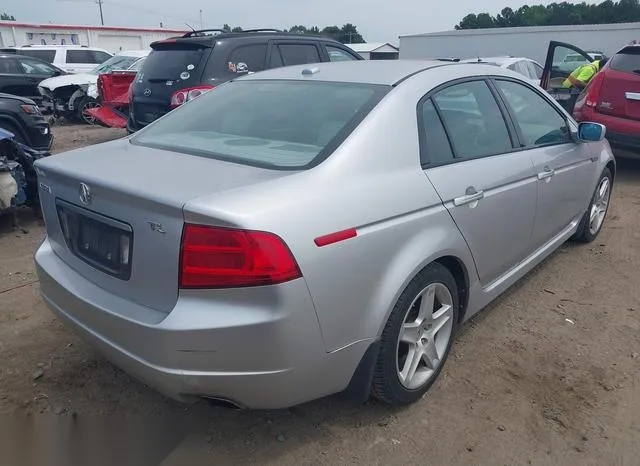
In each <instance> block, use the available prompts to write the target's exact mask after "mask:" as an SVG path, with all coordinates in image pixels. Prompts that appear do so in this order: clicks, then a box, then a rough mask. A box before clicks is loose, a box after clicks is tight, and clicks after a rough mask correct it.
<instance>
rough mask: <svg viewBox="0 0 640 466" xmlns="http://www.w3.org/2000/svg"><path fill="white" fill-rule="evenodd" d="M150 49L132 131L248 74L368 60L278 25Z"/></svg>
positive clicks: (134, 101)
mask: <svg viewBox="0 0 640 466" xmlns="http://www.w3.org/2000/svg"><path fill="white" fill-rule="evenodd" d="M151 48H152V51H151V53H150V54H149V56H148V57H147V59H146V60H145V62H144V65H143V66H142V69H141V70H140V72H139V73H138V76H137V77H136V79H135V82H134V84H133V86H132V94H131V103H130V106H129V122H128V125H127V129H128V130H129V132H133V131H136V130H138V129H140V128H142V127H144V126H146V125H147V124H149V123H151V122H153V121H155V120H156V119H158V118H159V117H161V116H162V115H164V114H166V113H167V112H169V111H170V110H171V109H173V108H175V107H177V106H179V105H181V104H183V103H185V102H187V101H189V100H191V99H193V98H195V97H197V96H199V95H201V94H203V93H204V92H206V91H208V90H210V89H213V88H214V87H215V86H218V85H220V84H222V83H224V82H226V81H229V80H231V79H233V78H236V77H238V76H242V75H244V74H247V73H254V72H257V71H262V70H266V69H269V68H278V67H281V66H289V65H301V64H305V63H318V62H326V61H344V60H362V59H363V58H362V57H361V56H360V55H358V54H357V53H356V52H354V51H353V50H351V49H350V48H348V47H346V46H344V45H342V44H341V43H340V42H337V41H335V40H332V39H328V38H325V37H320V36H309V35H300V34H292V33H286V32H281V31H278V30H276V29H253V30H248V31H243V32H236V33H230V32H225V31H223V30H220V29H207V30H202V31H193V32H189V33H187V34H185V35H184V36H182V37H176V38H171V39H167V40H162V41H159V42H154V43H153V44H151Z"/></svg>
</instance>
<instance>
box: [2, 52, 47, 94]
mask: <svg viewBox="0 0 640 466" xmlns="http://www.w3.org/2000/svg"><path fill="white" fill-rule="evenodd" d="M0 92H2V93H5V94H14V95H19V96H22V97H27V98H31V97H33V96H35V95H36V94H37V95H39V92H38V88H37V83H30V82H29V80H28V79H26V77H25V75H24V73H23V72H22V67H21V66H20V62H19V61H18V59H17V58H16V57H3V58H0Z"/></svg>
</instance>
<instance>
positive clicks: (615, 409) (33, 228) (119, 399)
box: [0, 126, 640, 465]
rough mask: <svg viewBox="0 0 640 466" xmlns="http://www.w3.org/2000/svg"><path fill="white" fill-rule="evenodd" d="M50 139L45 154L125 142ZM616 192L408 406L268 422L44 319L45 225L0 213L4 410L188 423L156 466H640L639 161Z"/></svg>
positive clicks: (474, 330) (325, 406)
mask: <svg viewBox="0 0 640 466" xmlns="http://www.w3.org/2000/svg"><path fill="white" fill-rule="evenodd" d="M54 133H55V137H56V139H55V146H54V152H60V151H63V150H67V149H70V148H73V147H79V146H83V145H87V144H92V143H96V142H102V141H105V140H108V139H112V138H115V137H120V136H124V132H123V131H121V130H109V129H105V128H98V127H87V126H70V127H56V128H54ZM616 181H617V182H616V186H615V188H614V196H613V200H612V206H611V209H610V211H609V214H608V217H607V221H606V223H605V227H604V230H603V231H602V233H601V234H600V237H599V238H598V240H597V241H596V242H594V243H592V244H590V245H586V246H584V245H583V246H576V245H571V244H567V245H565V246H564V247H562V248H561V249H560V250H559V251H558V252H557V253H555V254H554V255H553V256H552V257H551V258H549V259H548V260H547V261H546V262H545V263H544V264H542V265H541V266H539V267H538V268H537V269H536V270H535V271H534V272H532V273H531V274H530V275H529V276H528V277H526V278H525V279H524V280H522V281H521V282H520V283H519V284H518V285H516V286H515V287H514V288H512V289H511V290H510V291H509V292H507V293H506V294H505V295H503V296H502V297H501V298H500V299H499V300H498V301H497V302H495V303H494V304H493V305H491V306H490V307H489V308H488V309H486V310H485V311H484V312H482V313H480V315H478V316H476V317H475V318H474V319H473V320H472V321H471V322H469V323H467V324H466V325H465V326H464V327H463V328H462V329H461V331H460V333H459V334H458V337H457V339H456V342H455V344H454V347H453V352H452V355H451V357H450V359H449V361H448V363H447V365H446V367H445V369H444V371H443V374H442V376H441V378H440V380H439V381H438V382H437V383H436V384H435V385H434V387H433V388H432V389H431V390H430V392H429V393H428V394H427V395H426V396H425V397H424V399H423V400H422V401H420V402H419V403H417V404H415V405H414V406H411V407H409V408H405V409H393V408H389V407H387V406H384V405H382V404H380V403H378V402H375V401H370V402H367V403H366V404H364V405H358V404H354V403H353V402H351V401H348V400H345V399H343V398H342V397H341V396H334V397H330V398H328V399H324V400H319V401H316V402H313V403H309V404H306V405H303V406H300V407H296V408H293V409H290V410H285V411H277V412H275V411H271V412H249V411H236V410H230V409H226V408H221V407H217V406H212V405H211V404H209V403H206V402H204V401H203V402H200V403H197V404H195V405H189V406H183V405H180V404H178V403H175V402H173V401H170V400H167V399H165V398H163V397H162V396H160V395H159V394H157V393H155V392H154V391H152V390H150V389H148V388H146V387H145V386H143V385H142V384H140V383H138V382H136V381H134V380H132V379H131V378H130V377H129V376H127V375H126V374H124V373H123V372H122V371H120V370H119V369H117V368H116V367H114V366H112V365H111V364H110V363H108V362H106V361H105V360H104V359H103V358H102V357H101V356H100V355H99V354H97V353H96V352H95V351H94V350H93V349H91V348H90V347H89V346H87V345H86V344H85V343H83V342H82V341H80V340H79V339H78V338H77V337H76V336H75V335H74V334H73V333H72V332H71V331H69V330H68V329H67V328H65V327H63V326H62V325H61V324H60V322H58V320H57V319H56V318H55V317H54V316H53V315H52V314H51V313H50V312H49V311H48V310H47V309H46V308H45V306H44V305H43V303H42V301H41V299H40V297H39V295H38V284H37V278H36V276H35V274H34V266H33V261H32V255H33V253H34V250H35V249H36V247H37V246H38V244H39V242H40V241H41V240H42V238H43V227H42V224H41V223H40V221H38V220H35V219H33V218H32V217H31V216H30V214H29V213H28V212H25V213H24V215H23V216H22V218H23V221H24V223H25V225H26V226H27V227H28V228H29V233H28V234H17V233H15V232H14V231H13V230H12V228H11V222H10V221H9V219H8V218H2V219H0V251H1V252H0V254H1V256H0V413H4V414H5V415H6V414H13V415H15V414H25V413H27V414H32V415H34V416H43V417H44V416H49V417H56V419H63V418H67V419H72V418H73V419H87V418H89V419H92V418H93V419H95V418H96V415H100V417H99V418H100V419H102V418H103V417H104V415H110V417H111V418H114V419H115V418H118V417H119V416H127V417H128V419H142V420H144V419H147V420H148V419H154V424H155V423H156V422H157V425H162V423H163V422H165V423H169V422H176V421H175V420H176V419H178V420H182V421H184V422H193V421H197V423H196V424H190V426H191V427H193V428H191V427H190V430H188V432H186V433H185V435H186V436H182V437H180V438H177V439H175V440H174V443H173V444H165V445H164V450H163V452H162V454H160V453H158V455H159V456H158V457H156V458H155V459H154V460H153V461H152V463H155V464H160V463H161V464H163V465H169V464H171V465H174V464H175V465H180V464H193V465H195V464H253V463H260V464H284V465H303V464H304V465H312V464H313V465H316V464H368V465H374V464H385V465H395V464H398V465H412V464H416V465H418V464H420V465H425V464H433V465H442V464H482V465H485V464H492V465H493V464H496V465H502V464H504V465H520V464H523V465H526V464H533V465H546V464H580V465H585V464H593V465H596V464H597V465H614V464H615V465H623V464H629V465H632V464H633V465H635V464H638V461H639V460H638V458H640V442H638V439H639V438H640V390H639V388H638V387H639V382H640V332H639V330H640V325H639V324H640V292H639V291H638V286H639V285H640V281H639V276H640V228H639V225H640V163H638V162H635V163H634V162H628V161H619V173H618V178H617V180H616ZM169 420H171V421H169ZM131 422H133V421H131ZM148 448H149V449H153V448H154V447H148ZM155 449H158V447H157V445H156V447H155ZM160 450H162V449H160ZM169 452H171V454H170V456H168V457H166V458H165V459H164V460H162V457H164V456H166V455H168V454H169ZM85 464H92V462H87V463H85ZM112 464H119V463H116V462H113V463H112ZM138 464H142V463H138Z"/></svg>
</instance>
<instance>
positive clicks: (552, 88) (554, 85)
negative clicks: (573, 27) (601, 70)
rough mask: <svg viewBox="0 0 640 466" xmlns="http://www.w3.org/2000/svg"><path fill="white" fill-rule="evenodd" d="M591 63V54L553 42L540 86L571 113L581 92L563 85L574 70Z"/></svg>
mask: <svg viewBox="0 0 640 466" xmlns="http://www.w3.org/2000/svg"><path fill="white" fill-rule="evenodd" d="M591 61H592V59H591V57H590V56H589V54H587V52H585V51H583V50H581V49H579V48H578V47H576V46H575V45H571V44H565V43H564V42H556V41H551V42H549V49H548V50H547V59H546V60H545V62H544V70H543V71H542V78H541V80H540V86H541V87H542V88H543V89H544V90H546V91H547V92H548V93H549V94H551V96H552V97H553V98H554V99H556V100H557V101H558V102H559V103H560V105H562V106H563V107H564V108H565V109H566V110H567V111H568V112H569V113H571V110H572V109H573V105H574V104H575V102H576V99H577V98H578V95H580V92H581V91H580V90H579V89H575V88H570V89H567V88H564V87H562V83H563V82H564V80H565V79H567V77H568V76H569V75H570V74H571V73H572V72H573V70H575V69H576V68H577V67H579V66H580V65H584V64H585V63H590V62H591Z"/></svg>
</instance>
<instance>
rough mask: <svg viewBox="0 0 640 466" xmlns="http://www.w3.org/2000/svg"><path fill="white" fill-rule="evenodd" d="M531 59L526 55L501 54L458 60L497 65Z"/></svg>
mask: <svg viewBox="0 0 640 466" xmlns="http://www.w3.org/2000/svg"><path fill="white" fill-rule="evenodd" d="M521 60H525V61H533V60H532V59H531V58H527V57H511V56H501V57H478V58H468V59H466V60H460V61H461V62H464V63H488V64H493V65H497V66H508V65H510V64H512V63H515V62H517V61H521Z"/></svg>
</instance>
